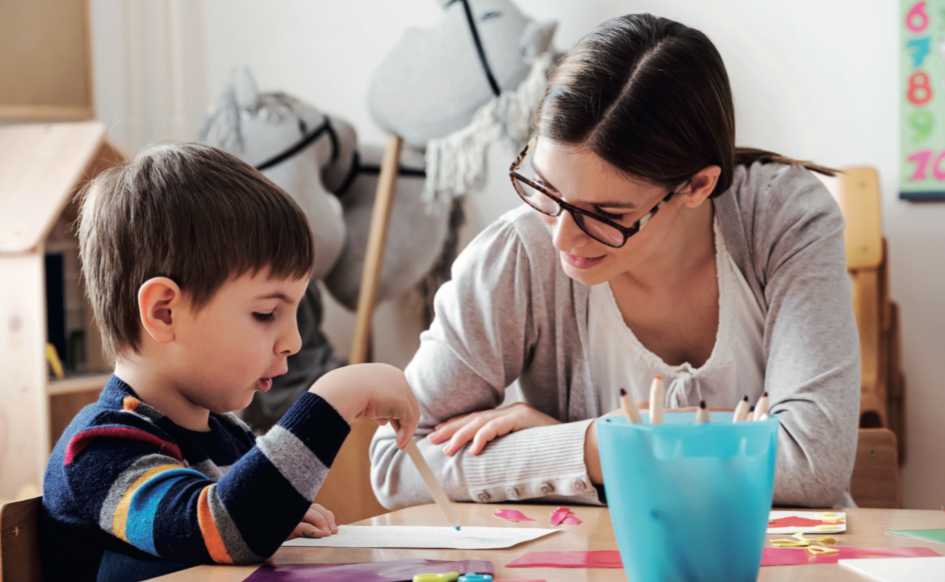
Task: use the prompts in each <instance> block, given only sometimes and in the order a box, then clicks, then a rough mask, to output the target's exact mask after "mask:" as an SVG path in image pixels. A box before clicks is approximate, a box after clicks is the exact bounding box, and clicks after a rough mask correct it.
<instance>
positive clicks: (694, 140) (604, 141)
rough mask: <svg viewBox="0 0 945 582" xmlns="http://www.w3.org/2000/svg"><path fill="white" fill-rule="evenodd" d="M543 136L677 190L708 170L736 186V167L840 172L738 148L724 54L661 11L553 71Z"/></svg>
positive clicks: (629, 19) (618, 27) (614, 22)
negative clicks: (578, 147) (781, 165)
mask: <svg viewBox="0 0 945 582" xmlns="http://www.w3.org/2000/svg"><path fill="white" fill-rule="evenodd" d="M538 132H539V135H542V136H545V137H548V138H550V139H553V140H555V141H560V142H563V143H569V144H575V145H583V146H586V147H589V148H590V149H591V151H593V152H594V153H595V154H597V155H598V156H600V157H601V158H602V159H604V160H605V161H607V162H608V163H609V164H610V165H612V166H614V167H615V168H618V169H619V170H621V171H622V172H624V173H626V174H628V175H633V176H638V177H641V178H644V179H647V180H649V181H651V182H654V183H657V184H661V185H664V186H666V187H669V188H673V187H676V186H677V185H679V184H680V183H681V182H684V181H685V180H688V179H689V178H690V177H691V176H692V175H693V174H695V173H696V172H698V171H699V170H701V169H703V168H705V167H706V166H711V165H717V166H719V167H721V169H722V172H721V175H720V176H719V180H718V183H717V184H716V187H715V190H714V191H713V193H712V195H713V196H717V195H718V194H721V193H722V192H725V191H726V190H728V188H729V186H731V184H732V175H733V173H734V168H735V166H736V165H739V164H745V165H750V164H752V163H754V162H761V163H769V162H777V163H784V164H794V165H802V166H804V167H806V168H807V169H809V170H813V171H816V172H820V173H823V174H827V175H833V174H834V170H832V169H830V168H827V167H824V166H820V165H817V164H814V163H811V162H806V161H800V160H795V159H792V158H788V157H785V156H782V155H780V154H777V153H774V152H770V151H767V150H762V149H756V148H741V147H736V146H735V111H734V106H733V104H732V90H731V87H730V85H729V81H728V74H727V73H726V71H725V65H724V64H723V63H722V57H721V55H719V52H718V51H717V50H716V48H715V46H714V45H713V44H712V41H710V40H709V38H708V37H707V36H706V35H705V34H703V33H702V32H700V31H698V30H695V29H693V28H689V27H688V26H685V25H682V24H680V23H678V22H674V21H672V20H668V19H666V18H658V17H656V16H653V15H651V14H628V15H626V16H621V17H618V18H612V19H610V20H607V21H605V22H603V23H602V24H600V25H599V26H598V27H597V28H596V29H595V30H594V31H592V32H591V33H590V34H588V35H587V36H585V37H584V38H582V39H581V40H580V41H579V42H578V44H577V45H576V46H575V47H574V48H573V49H572V50H571V51H570V52H568V53H567V54H566V55H565V56H564V58H563V59H562V60H561V62H560V63H559V64H558V66H557V67H556V69H555V71H554V72H553V73H552V75H551V78H550V80H549V84H548V89H547V92H546V94H545V98H544V101H543V103H542V106H541V109H540V110H539V113H538Z"/></svg>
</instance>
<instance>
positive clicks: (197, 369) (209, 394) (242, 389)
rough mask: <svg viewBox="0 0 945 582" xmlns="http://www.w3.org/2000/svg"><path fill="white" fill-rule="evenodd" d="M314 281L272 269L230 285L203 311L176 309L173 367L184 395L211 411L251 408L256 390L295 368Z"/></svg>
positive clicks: (179, 387)
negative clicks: (291, 364) (302, 313)
mask: <svg viewBox="0 0 945 582" xmlns="http://www.w3.org/2000/svg"><path fill="white" fill-rule="evenodd" d="M307 285H308V278H302V279H288V280H286V279H271V278H269V272H268V270H263V271H260V272H259V273H257V274H256V275H248V274H247V275H243V276H241V277H239V278H236V279H230V280H228V281H227V282H226V283H224V284H223V285H222V286H221V287H220V289H218V290H217V292H216V293H215V294H214V295H213V297H212V298H211V299H210V301H209V302H208V303H206V304H205V305H204V306H203V307H202V308H201V309H200V310H198V311H197V312H196V313H195V312H194V311H193V309H192V308H191V305H190V303H189V300H188V299H184V305H183V307H184V308H183V309H178V310H175V314H174V317H175V322H174V329H175V332H174V335H175V338H174V339H175V341H174V342H173V346H174V347H173V348H172V349H173V353H172V354H171V357H170V358H169V364H170V365H172V366H173V367H174V377H175V378H176V379H177V382H176V383H177V388H178V390H179V391H180V392H181V395H182V396H184V397H185V398H187V399H188V400H189V401H190V402H192V403H193V404H195V405H197V406H200V407H201V408H206V409H208V410H210V411H212V412H229V411H233V410H241V409H243V408H246V407H247V406H249V403H250V402H251V401H252V399H253V394H254V393H255V392H256V390H261V391H264V392H265V391H268V390H269V389H270V388H272V379H273V378H275V377H276V376H281V375H282V374H285V373H286V372H287V371H288V364H287V363H286V360H287V358H288V357H289V356H290V355H292V354H295V353H297V352H298V351H299V349H300V348H301V346H302V339H301V337H300V336H299V329H298V324H297V322H296V311H297V310H298V306H299V302H300V301H301V300H302V296H303V295H304V293H305V289H306V286H307Z"/></svg>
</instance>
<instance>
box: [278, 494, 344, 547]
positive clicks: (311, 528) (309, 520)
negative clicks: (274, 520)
mask: <svg viewBox="0 0 945 582" xmlns="http://www.w3.org/2000/svg"><path fill="white" fill-rule="evenodd" d="M335 533H338V526H337V525H336V524H335V514H334V513H332V512H331V511H329V510H328V509H326V508H325V507H324V506H321V505H319V504H317V503H313V504H312V506H311V507H309V508H308V511H306V512H305V517H303V518H302V522H301V523H299V525H297V526H295V529H294V530H292V533H291V534H289V539H292V538H323V537H325V536H330V535H331V534H335Z"/></svg>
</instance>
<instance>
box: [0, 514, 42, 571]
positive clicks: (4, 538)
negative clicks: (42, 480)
mask: <svg viewBox="0 0 945 582" xmlns="http://www.w3.org/2000/svg"><path fill="white" fill-rule="evenodd" d="M42 510H43V498H42V497H33V498H30V499H24V500H22V501H12V502H10V503H4V504H3V505H0V582H33V581H37V580H42V578H43V577H42V568H41V560H40V549H39V548H40V546H39V520H40V512H41V511H42Z"/></svg>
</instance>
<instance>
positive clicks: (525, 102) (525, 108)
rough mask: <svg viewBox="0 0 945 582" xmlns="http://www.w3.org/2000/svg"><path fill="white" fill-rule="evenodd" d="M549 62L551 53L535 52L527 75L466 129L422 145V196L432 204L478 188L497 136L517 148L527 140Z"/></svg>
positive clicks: (484, 110) (500, 96)
mask: <svg viewBox="0 0 945 582" xmlns="http://www.w3.org/2000/svg"><path fill="white" fill-rule="evenodd" d="M551 62H552V53H551V52H547V53H544V54H542V55H540V56H538V57H537V58H536V59H535V61H534V63H532V68H531V71H530V72H529V74H528V77H526V78H525V80H524V81H522V83H521V84H520V85H519V86H518V87H517V88H516V89H515V90H514V91H506V92H504V93H502V94H501V95H499V96H498V97H496V98H495V99H493V100H491V101H490V102H489V103H486V104H485V105H483V106H482V107H481V108H479V111H477V112H476V114H475V115H473V119H472V121H471V122H470V123H469V125H467V126H466V127H464V128H462V129H460V130H458V131H455V132H453V133H451V134H450V135H447V136H445V137H442V138H439V139H433V140H430V142H429V143H427V147H426V172H427V177H426V182H425V184H424V191H423V198H424V200H426V201H427V202H428V203H432V202H434V201H437V199H441V198H452V197H457V196H463V195H465V194H468V193H470V192H474V191H476V190H478V189H480V188H482V184H483V182H484V181H485V176H486V168H485V165H486V148H488V147H489V145H491V144H493V143H495V142H496V141H498V140H501V139H507V140H511V141H512V142H513V143H514V144H515V145H517V146H520V145H522V144H523V143H524V142H525V140H526V139H528V132H529V130H530V129H531V121H532V115H533V114H534V112H535V111H536V110H537V109H538V105H539V104H540V103H541V99H542V98H543V97H544V94H545V87H546V86H547V84H548V79H547V77H548V69H549V68H550V67H551ZM439 201H441V202H442V200H439Z"/></svg>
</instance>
